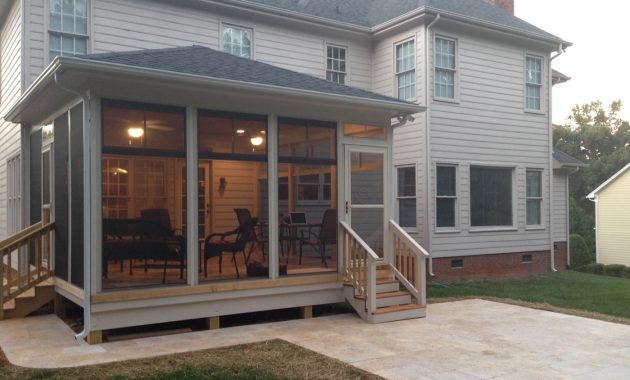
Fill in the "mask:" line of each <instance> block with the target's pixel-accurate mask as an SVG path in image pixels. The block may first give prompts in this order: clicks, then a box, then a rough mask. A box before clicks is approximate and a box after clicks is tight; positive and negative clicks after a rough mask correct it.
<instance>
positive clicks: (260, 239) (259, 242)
mask: <svg viewBox="0 0 630 380" xmlns="http://www.w3.org/2000/svg"><path fill="white" fill-rule="evenodd" d="M234 212H235V213H236V219H238V225H239V226H241V225H243V224H244V223H245V222H247V221H248V220H250V219H251V218H252V214H251V212H250V211H249V209H246V208H235V209H234ZM256 227H257V228H254V230H253V231H252V234H251V236H250V242H251V243H252V246H251V247H250V248H249V252H248V253H247V259H246V260H245V264H248V263H249V258H250V257H251V255H252V253H253V252H254V250H255V249H256V248H257V247H260V251H261V252H262V258H263V261H265V255H266V254H265V244H268V243H269V238H268V237H266V236H265V235H264V234H263V226H256Z"/></svg>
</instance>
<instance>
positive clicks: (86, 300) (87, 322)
mask: <svg viewBox="0 0 630 380" xmlns="http://www.w3.org/2000/svg"><path fill="white" fill-rule="evenodd" d="M54 79H55V84H56V85H57V87H59V88H61V89H62V90H64V91H67V92H69V93H71V94H73V95H76V96H78V97H80V98H81V99H82V100H83V146H84V149H83V155H84V157H83V181H84V182H83V196H84V204H85V202H86V201H89V199H90V197H89V194H90V191H89V189H88V190H86V188H87V186H91V185H90V168H91V166H90V159H89V150H86V149H85V147H87V146H89V142H90V141H91V135H90V130H91V128H88V125H89V124H90V122H91V112H90V96H89V94H88V93H80V92H78V91H75V90H72V89H70V88H68V87H65V86H64V85H63V84H61V81H60V80H59V76H58V74H57V73H55V75H54ZM69 153H70V152H69ZM86 153H87V154H86ZM87 204H88V206H85V205H84V207H83V218H84V221H86V223H83V235H84V237H86V238H84V241H83V331H81V332H80V333H78V334H76V335H75V336H74V337H75V339H76V340H77V341H79V342H80V343H82V342H83V341H84V339H85V338H86V337H87V336H88V334H89V333H90V330H91V325H92V323H91V313H92V276H91V275H90V274H91V268H92V255H91V240H92V239H91V238H90V236H91V235H90V234H91V223H90V222H88V221H90V220H91V210H90V207H89V203H87Z"/></svg>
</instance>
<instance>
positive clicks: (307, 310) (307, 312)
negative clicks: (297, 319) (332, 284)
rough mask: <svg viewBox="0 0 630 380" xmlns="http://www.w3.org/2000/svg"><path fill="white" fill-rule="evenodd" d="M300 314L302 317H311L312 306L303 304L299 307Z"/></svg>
mask: <svg viewBox="0 0 630 380" xmlns="http://www.w3.org/2000/svg"><path fill="white" fill-rule="evenodd" d="M300 316H301V317H302V319H312V318H313V306H303V307H301V308H300Z"/></svg>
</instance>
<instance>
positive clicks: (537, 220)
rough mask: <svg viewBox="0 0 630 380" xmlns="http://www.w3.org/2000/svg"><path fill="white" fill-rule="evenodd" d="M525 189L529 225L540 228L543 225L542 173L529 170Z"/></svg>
mask: <svg viewBox="0 0 630 380" xmlns="http://www.w3.org/2000/svg"><path fill="white" fill-rule="evenodd" d="M525 187H526V188H527V189H526V197H527V225H528V226H539V225H541V224H542V200H543V196H542V172H541V171H540V170H529V169H528V170H527V174H526V184H525Z"/></svg>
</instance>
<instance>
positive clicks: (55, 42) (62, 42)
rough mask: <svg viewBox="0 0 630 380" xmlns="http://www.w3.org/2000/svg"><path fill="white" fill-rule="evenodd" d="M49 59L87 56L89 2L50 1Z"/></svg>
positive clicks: (74, 0)
mask: <svg viewBox="0 0 630 380" xmlns="http://www.w3.org/2000/svg"><path fill="white" fill-rule="evenodd" d="M48 25H49V58H50V60H51V61H52V60H53V59H54V58H55V57H57V56H68V55H82V54H87V51H88V49H87V44H88V0H49V23H48Z"/></svg>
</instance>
